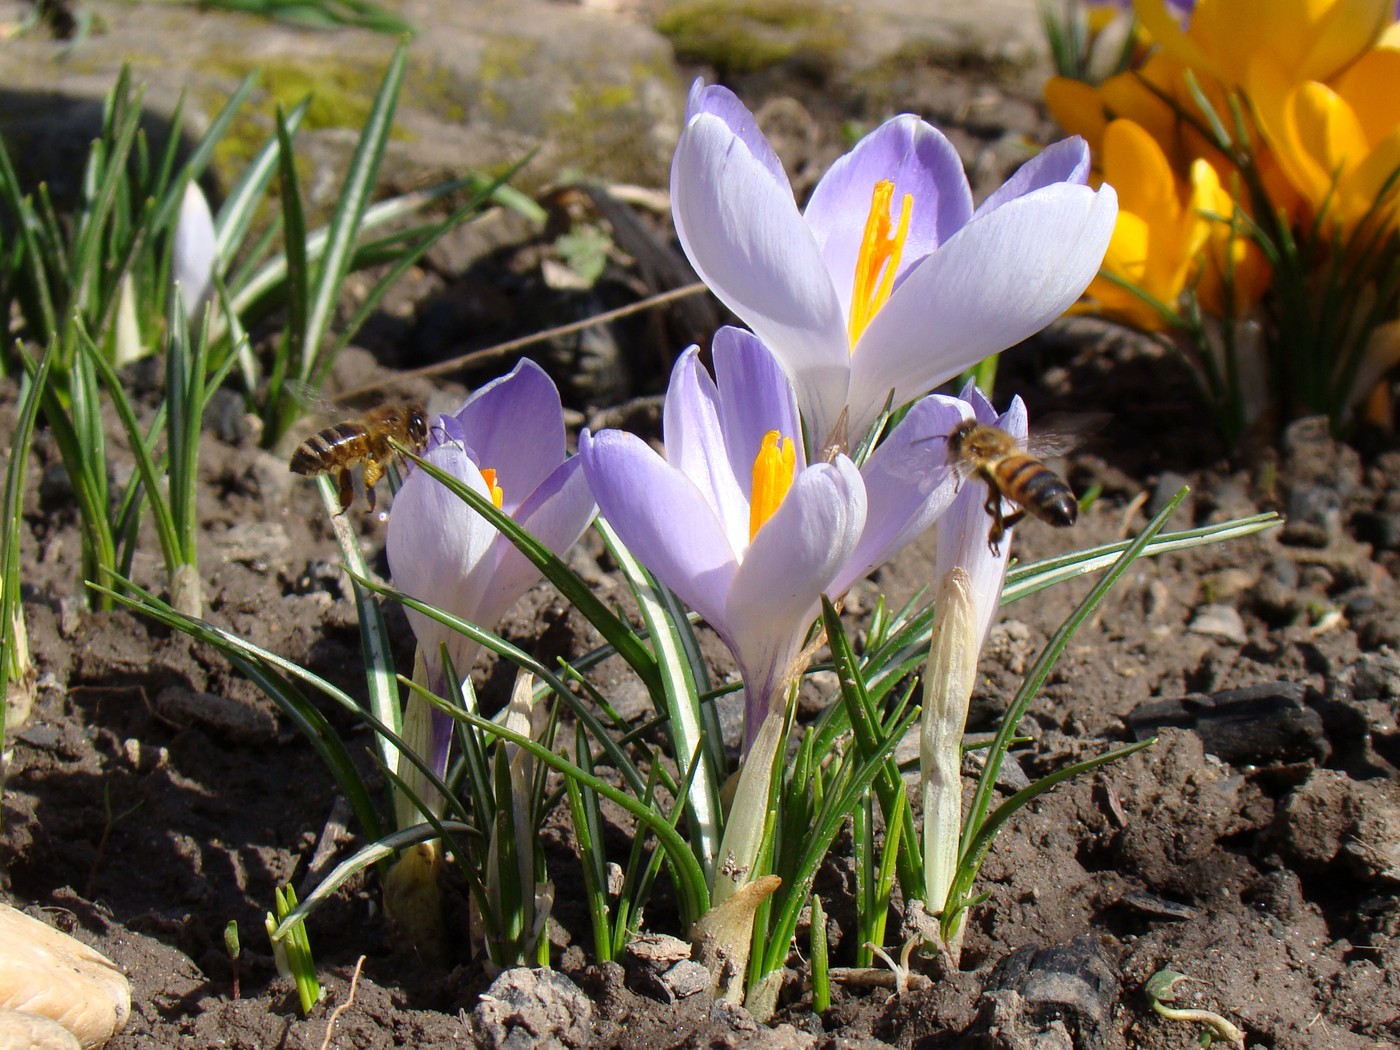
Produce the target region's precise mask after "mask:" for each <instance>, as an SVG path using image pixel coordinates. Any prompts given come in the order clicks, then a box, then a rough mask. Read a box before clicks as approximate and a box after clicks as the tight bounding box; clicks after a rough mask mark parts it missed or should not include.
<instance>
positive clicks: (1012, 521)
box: [1001, 507, 1026, 529]
mask: <svg viewBox="0 0 1400 1050" xmlns="http://www.w3.org/2000/svg"><path fill="white" fill-rule="evenodd" d="M1025 516H1026V511H1025V508H1024V507H1023V508H1021V509H1020V510H1018V511H1016V512H1015V513H1013V514H1004V515H1002V519H1001V523H1002V524H1003V525H1005V526H1006V527H1007V528H1008V529H1014V528H1015V527H1016V526H1017V525H1018V524H1020V522H1021V519H1022V518H1024V517H1025Z"/></svg>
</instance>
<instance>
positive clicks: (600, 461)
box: [579, 430, 737, 629]
mask: <svg viewBox="0 0 1400 1050" xmlns="http://www.w3.org/2000/svg"><path fill="white" fill-rule="evenodd" d="M579 457H580V458H581V459H582V460H583V470H584V473H585V474H586V475H587V477H588V484H589V487H590V488H591V489H592V490H593V496H594V498H595V499H596V500H597V501H598V510H599V513H601V514H602V515H603V517H604V518H606V519H607V520H608V523H609V524H610V525H612V527H613V529H614V530H615V531H616V532H617V534H618V536H619V537H620V538H621V540H622V542H623V544H624V545H625V546H626V547H627V549H628V550H630V551H631V552H632V554H633V555H635V556H636V558H637V560H639V561H640V562H641V563H642V564H643V565H645V566H646V567H647V568H648V569H650V570H651V572H652V574H653V575H655V576H656V578H657V579H658V580H660V581H661V583H662V584H664V585H665V586H666V587H669V588H670V589H671V590H672V591H675V593H676V594H677V595H679V596H680V598H681V600H682V601H684V602H685V603H686V604H687V605H689V606H690V607H691V608H692V609H694V610H695V611H696V612H698V613H699V614H700V615H701V616H702V617H704V618H705V619H706V620H708V621H709V622H710V623H711V625H713V626H715V627H716V628H717V629H721V628H722V625H723V624H724V617H725V599H726V596H727V595H728V594H729V587H730V584H731V582H732V581H733V578H734V570H735V568H736V565H737V557H736V552H735V551H734V550H733V548H731V547H730V545H729V540H728V538H727V536H726V535H725V532H724V529H723V527H722V526H721V524H720V521H719V519H718V518H717V517H716V516H715V513H714V510H713V509H712V508H711V507H710V504H709V503H708V502H707V501H706V499H705V495H704V493H702V492H701V491H700V490H699V489H698V488H696V486H695V484H694V482H692V481H691V480H690V479H689V478H688V477H686V476H685V475H684V474H682V473H681V472H680V471H679V470H677V469H676V468H675V467H672V466H670V465H669V464H668V463H667V462H666V461H665V460H663V459H662V458H661V457H660V456H658V455H657V454H656V453H655V452H654V451H653V450H652V449H651V447H650V446H648V445H647V443H646V442H645V441H643V440H642V439H641V438H639V437H637V436H635V435H633V434H626V433H623V432H622V431H618V430H601V431H599V432H598V433H597V434H590V433H589V432H588V431H586V430H585V431H584V432H583V433H581V434H580V435H579Z"/></svg>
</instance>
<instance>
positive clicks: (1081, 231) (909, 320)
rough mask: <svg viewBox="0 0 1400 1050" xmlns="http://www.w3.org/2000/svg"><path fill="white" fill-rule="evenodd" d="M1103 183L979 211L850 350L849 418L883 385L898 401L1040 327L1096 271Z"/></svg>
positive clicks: (1107, 220) (1112, 210) (883, 393)
mask: <svg viewBox="0 0 1400 1050" xmlns="http://www.w3.org/2000/svg"><path fill="white" fill-rule="evenodd" d="M1116 216H1117V198H1116V197H1115V195H1114V193H1113V190H1112V188H1111V187H1109V186H1105V187H1103V188H1102V189H1100V190H1099V191H1098V192H1097V193H1095V192H1094V191H1092V190H1089V189H1088V188H1087V187H1082V186H1071V185H1058V186H1050V187H1047V188H1045V189H1041V190H1037V191H1036V192H1034V193H1031V194H1027V195H1026V196H1023V197H1018V198H1016V199H1014V200H1011V201H1008V202H1006V203H1005V204H1003V205H1002V206H1001V207H1000V208H997V209H996V210H994V211H991V212H987V213H986V214H985V215H979V216H978V217H977V218H975V219H973V220H972V221H971V222H969V223H968V224H967V225H966V226H964V227H963V228H962V229H961V230H959V231H958V232H957V233H956V234H955V235H954V236H953V238H952V239H951V240H950V241H949V242H948V243H947V244H945V245H944V246H943V247H942V248H940V249H939V250H938V251H937V252H935V253H934V254H933V255H931V256H929V257H928V258H926V259H925V260H924V261H923V262H922V263H920V264H919V266H918V267H917V268H916V269H915V270H914V272H913V273H911V274H910V275H909V276H908V277H907V278H906V279H905V281H904V283H903V284H902V285H900V287H899V288H897V289H896V290H895V293H894V295H893V296H891V298H890V300H889V302H888V303H886V304H885V306H884V307H883V308H882V309H881V310H880V311H879V313H877V314H876V315H875V317H874V318H873V319H872V320H871V322H870V325H869V327H867V328H866V330H865V334H864V335H863V336H862V337H861V340H860V343H859V344H858V345H857V347H856V350H855V353H854V354H853V355H852V357H851V363H852V377H851V389H850V411H851V425H852V429H853V431H855V432H859V431H858V430H857V429H856V428H857V427H858V426H859V425H868V424H869V422H870V421H871V420H872V419H873V418H874V417H875V416H876V415H877V414H878V413H879V411H880V409H881V407H883V405H884V404H885V401H886V399H887V398H888V396H889V393H890V391H891V390H893V391H894V403H895V404H902V403H904V402H906V401H908V400H910V399H912V398H914V397H917V396H919V395H920V394H922V393H924V392H925V391H927V390H931V389H933V388H934V387H937V386H938V385H939V384H941V383H944V382H946V381H947V380H949V379H951V378H952V377H953V376H955V375H957V374H958V373H959V372H962V371H964V370H966V369H968V368H971V367H972V366H973V365H975V364H977V362H979V361H981V360H982V359H983V358H985V357H988V356H989V355H991V354H994V353H997V352H999V351H1001V350H1003V349H1005V348H1006V347H1008V346H1013V345H1015V344H1016V343H1018V342H1020V341H1021V340H1022V339H1025V338H1026V337H1028V336H1030V335H1032V334H1034V333H1035V332H1038V331H1040V329H1042V328H1044V327H1045V326H1046V325H1047V324H1049V323H1050V322H1051V321H1053V320H1054V319H1055V318H1057V317H1059V316H1060V315H1061V314H1062V313H1064V311H1065V310H1066V309H1068V308H1069V306H1070V305H1071V304H1072V303H1073V302H1074V301H1075V299H1077V298H1078V297H1079V295H1080V293H1081V292H1082V291H1083V290H1084V288H1085V287H1086V286H1087V285H1088V283H1089V281H1090V280H1091V279H1092V278H1093V276H1094V275H1095V274H1096V273H1097V272H1098V268H1099V264H1100V262H1102V260H1103V253H1104V251H1105V249H1106V248H1107V246H1108V241H1109V237H1110V236H1111V235H1112V233H1113V224H1114V220H1115V218H1116Z"/></svg>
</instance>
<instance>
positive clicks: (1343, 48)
mask: <svg viewBox="0 0 1400 1050" xmlns="http://www.w3.org/2000/svg"><path fill="white" fill-rule="evenodd" d="M1133 9H1134V10H1135V11H1136V12H1137V16H1138V18H1139V19H1141V21H1142V24H1143V26H1144V27H1145V28H1146V29H1147V31H1148V32H1149V33H1151V34H1152V36H1153V38H1154V39H1155V40H1156V41H1157V42H1158V43H1159V44H1160V45H1161V47H1162V49H1163V51H1165V52H1166V53H1167V54H1169V55H1171V56H1172V57H1173V58H1175V59H1176V60H1177V61H1178V62H1180V63H1181V64H1183V65H1185V66H1187V67H1189V68H1191V69H1193V70H1195V71H1196V72H1197V74H1204V75H1207V76H1209V77H1211V78H1213V79H1215V80H1217V81H1219V82H1220V84H1222V85H1223V86H1224V87H1226V88H1243V89H1245V91H1246V92H1247V93H1249V94H1250V95H1251V96H1252V95H1253V88H1254V86H1255V78H1256V77H1258V76H1260V75H1265V76H1268V77H1269V78H1270V79H1271V80H1274V81H1275V82H1276V81H1277V78H1278V77H1280V76H1281V77H1282V78H1283V80H1284V81H1285V82H1290V83H1293V84H1298V83H1301V82H1303V81H1305V80H1319V81H1326V80H1329V79H1331V78H1332V77H1334V76H1336V75H1338V74H1340V73H1341V72H1342V71H1343V70H1344V69H1346V67H1347V66H1349V65H1350V64H1351V63H1352V62H1355V61H1356V59H1357V58H1358V57H1360V55H1362V54H1363V53H1364V52H1365V51H1367V50H1368V49H1369V48H1371V47H1373V46H1374V45H1375V44H1376V42H1377V40H1378V39H1379V37H1380V35H1381V34H1382V33H1383V32H1384V31H1385V30H1386V29H1387V28H1388V27H1389V26H1390V25H1391V23H1392V22H1393V21H1394V15H1395V6H1394V0H1201V2H1200V3H1198V4H1197V5H1196V7H1195V10H1193V11H1192V13H1191V23H1190V25H1189V27H1188V28H1186V29H1184V30H1183V29H1182V28H1181V26H1180V25H1178V24H1177V22H1176V20H1175V19H1174V18H1173V17H1172V15H1171V13H1170V11H1169V10H1168V9H1167V5H1166V3H1165V0H1133Z"/></svg>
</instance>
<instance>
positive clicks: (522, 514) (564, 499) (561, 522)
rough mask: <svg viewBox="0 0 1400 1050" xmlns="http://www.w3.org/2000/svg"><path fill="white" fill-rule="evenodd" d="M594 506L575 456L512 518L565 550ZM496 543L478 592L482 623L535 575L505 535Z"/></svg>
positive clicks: (536, 571) (550, 544)
mask: <svg viewBox="0 0 1400 1050" xmlns="http://www.w3.org/2000/svg"><path fill="white" fill-rule="evenodd" d="M597 510H598V507H597V504H595V503H594V502H593V492H592V490H591V489H590V488H589V487H588V479H587V478H586V477H585V476H584V473H583V463H582V461H581V460H580V459H579V458H578V457H577V456H575V457H574V458H572V459H567V460H565V461H564V462H563V463H561V464H559V466H558V467H556V468H555V470H554V473H553V474H551V475H550V476H549V477H547V478H545V480H544V482H543V483H542V484H541V485H540V486H539V487H538V488H536V489H535V491H534V492H532V493H530V494H529V495H528V496H527V497H526V498H525V500H524V501H523V502H522V503H521V504H520V506H519V507H518V508H517V509H516V511H515V513H514V514H513V517H514V518H515V520H516V522H517V523H518V524H519V525H520V527H521V528H523V529H524V530H525V531H526V532H528V533H529V534H530V535H531V536H533V537H534V538H535V539H536V540H538V541H539V542H540V543H541V544H542V545H543V546H545V547H546V548H548V549H549V550H551V551H566V550H568V549H569V548H570V547H572V546H573V545H574V542H575V541H576V540H577V539H578V538H579V537H580V536H581V535H583V530H584V529H586V528H588V523H589V522H590V521H592V520H593V515H594V514H596V513H597ZM495 547H496V551H495V555H494V566H493V568H492V571H491V574H490V584H489V589H488V591H487V592H486V593H485V594H484V595H483V596H482V599H481V604H480V608H479V610H478V613H477V615H478V617H479V618H480V621H481V622H482V623H483V624H493V623H495V622H496V621H497V620H499V619H500V618H501V617H502V616H504V615H505V613H506V611H507V610H508V609H509V608H510V607H511V606H512V605H513V604H515V601H516V599H517V598H519V597H520V596H521V595H522V594H524V593H525V592H526V591H527V590H529V589H530V587H531V586H533V585H534V583H535V581H536V580H538V579H539V578H540V570H539V569H538V568H537V567H536V566H535V563H534V562H532V561H530V559H528V558H527V557H525V555H523V554H521V553H520V550H519V548H517V547H516V546H515V544H513V543H511V542H510V540H508V539H507V538H506V537H505V536H503V535H501V534H499V533H497V534H496V538H495Z"/></svg>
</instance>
